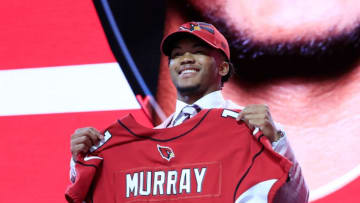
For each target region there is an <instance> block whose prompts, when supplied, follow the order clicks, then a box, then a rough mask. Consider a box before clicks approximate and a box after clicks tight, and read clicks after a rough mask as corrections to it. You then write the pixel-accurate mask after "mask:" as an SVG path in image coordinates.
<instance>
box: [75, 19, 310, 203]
mask: <svg viewBox="0 0 360 203" xmlns="http://www.w3.org/2000/svg"><path fill="white" fill-rule="evenodd" d="M161 49H162V51H163V53H164V54H165V55H166V56H168V58H169V71H170V75H171V79H172V82H173V84H174V85H175V87H176V89H177V103H176V110H175V112H174V114H173V115H171V116H170V117H169V118H168V119H166V120H165V121H164V122H163V123H162V124H160V125H159V126H157V127H156V128H168V127H173V126H177V125H180V124H181V123H182V122H184V121H185V120H187V119H189V118H191V117H193V116H194V115H195V114H196V112H198V111H199V110H201V109H212V108H229V109H242V111H241V113H240V114H239V116H238V117H237V119H236V120H237V121H238V122H239V123H240V122H245V123H246V124H247V125H248V126H249V128H250V129H254V130H255V128H259V129H260V130H261V131H262V132H263V134H264V135H265V136H266V137H267V138H268V139H269V140H270V142H271V143H272V147H273V149H274V150H275V151H276V152H278V153H280V154H281V155H284V156H285V157H286V158H288V159H289V160H290V161H292V162H293V164H294V165H293V167H292V168H291V170H290V174H289V181H288V182H287V183H285V184H284V185H283V186H282V187H281V188H280V190H279V192H278V193H277V195H276V196H275V199H274V202H294V203H297V202H299V203H301V202H307V200H308V196H309V194H308V189H307V186H306V184H305V182H304V178H303V177H302V174H301V169H300V166H299V164H298V163H297V161H296V160H295V157H294V155H293V152H292V150H291V148H290V146H289V144H288V142H287V140H286V137H285V136H284V133H283V131H281V130H280V128H278V127H276V126H275V124H274V122H273V120H272V118H271V114H270V112H269V109H268V107H267V106H266V105H249V106H246V107H245V108H242V107H240V106H237V105H236V104H234V103H232V102H231V101H229V100H224V98H223V97H222V94H221V89H222V87H223V83H224V82H226V81H227V80H228V79H229V77H230V76H231V73H232V71H233V70H232V65H231V63H230V51H229V46H228V43H227V40H226V39H225V37H224V36H223V35H222V34H221V33H220V32H219V31H218V30H217V29H216V28H215V27H214V26H213V25H211V24H207V23H202V22H188V23H185V24H183V25H181V26H180V27H179V29H178V30H177V31H175V32H173V33H170V34H169V35H168V36H166V37H165V38H164V40H163V42H162V45H161ZM187 108H193V109H195V110H194V111H193V112H192V114H191V113H188V112H185V109H187ZM102 138H103V136H102V135H101V134H100V133H99V132H98V131H97V130H96V129H94V128H82V129H78V130H77V131H76V132H75V133H74V134H73V135H72V136H71V152H72V155H73V158H74V159H75V158H76V156H77V154H79V153H87V152H88V150H89V148H90V147H91V146H93V145H94V144H95V143H97V142H98V141H99V140H100V139H102ZM71 176H72V180H74V177H75V176H76V174H75V170H74V167H73V166H72V172H71ZM255 196H256V194H255Z"/></svg>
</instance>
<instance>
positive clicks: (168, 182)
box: [126, 168, 207, 197]
mask: <svg viewBox="0 0 360 203" xmlns="http://www.w3.org/2000/svg"><path fill="white" fill-rule="evenodd" d="M206 169H207V168H193V169H189V168H184V169H182V170H181V171H176V170H170V171H166V172H165V171H154V172H153V171H147V172H144V171H141V172H136V173H133V174H126V197H130V196H134V197H136V196H138V195H142V196H148V195H150V194H151V195H153V196H155V195H164V194H166V195H176V194H183V193H188V194H189V193H190V192H191V191H192V187H196V193H201V191H202V187H203V183H204V179H205V177H206ZM192 176H193V177H195V182H192V180H193V179H194V178H192Z"/></svg>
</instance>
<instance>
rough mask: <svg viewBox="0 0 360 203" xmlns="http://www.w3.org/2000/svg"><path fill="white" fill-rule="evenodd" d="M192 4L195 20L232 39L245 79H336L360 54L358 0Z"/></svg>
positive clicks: (230, 0)
mask: <svg viewBox="0 0 360 203" xmlns="http://www.w3.org/2000/svg"><path fill="white" fill-rule="evenodd" d="M188 2H189V3H188V4H187V5H188V7H187V8H190V9H191V8H192V9H193V11H192V12H190V13H194V14H195V16H191V18H195V19H204V20H206V21H209V22H211V23H213V24H214V25H216V26H217V27H218V29H219V30H220V31H221V32H222V33H223V34H224V35H225V36H226V38H227V39H228V40H229V44H230V47H231V58H232V62H233V63H234V64H235V66H236V68H237V69H236V72H237V74H236V75H237V76H239V77H240V78H242V79H243V80H249V79H250V78H253V79H254V80H256V78H264V79H266V78H267V79H270V80H272V79H273V78H274V77H304V78H309V77H310V76H316V77H317V76H320V77H322V76H326V75H328V76H335V77H337V76H338V75H339V73H341V72H342V71H346V70H349V69H350V68H351V67H352V65H353V64H352V63H354V62H356V60H357V59H358V58H359V55H360V54H359V50H360V4H359V3H358V0H349V1H344V0H317V1H313V0H294V1H288V0H259V1H247V0H215V1H212V3H211V4H209V3H208V2H207V1H205V0H188ZM189 5H191V6H189ZM187 14H188V13H187ZM196 14H200V15H201V16H196Z"/></svg>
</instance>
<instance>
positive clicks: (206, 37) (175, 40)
mask: <svg viewBox="0 0 360 203" xmlns="http://www.w3.org/2000/svg"><path fill="white" fill-rule="evenodd" d="M161 50H162V51H163V53H164V54H165V55H167V56H168V57H169V68H170V74H171V78H172V81H173V83H174V85H175V86H176V88H177V90H178V92H179V93H180V94H188V95H189V94H195V93H196V94H199V96H201V95H204V94H207V93H210V92H212V91H216V90H218V89H221V87H222V84H223V83H224V82H226V81H227V80H228V79H229V77H230V75H231V72H232V66H231V64H230V51H229V46H228V43H227V41H226V39H225V37H224V36H223V35H222V34H221V33H220V32H219V31H218V30H217V29H216V28H215V27H214V26H212V25H211V24H207V23H202V22H189V23H185V24H183V25H181V26H180V27H179V29H178V30H177V31H175V32H172V33H170V34H169V35H167V36H166V37H165V38H164V40H163V42H162V44H161Z"/></svg>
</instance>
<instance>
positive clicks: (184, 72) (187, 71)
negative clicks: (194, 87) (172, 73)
mask: <svg viewBox="0 0 360 203" xmlns="http://www.w3.org/2000/svg"><path fill="white" fill-rule="evenodd" d="M199 71H200V69H198V68H193V67H191V68H183V69H181V70H180V71H179V76H184V75H190V74H194V73H197V72H199Z"/></svg>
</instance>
